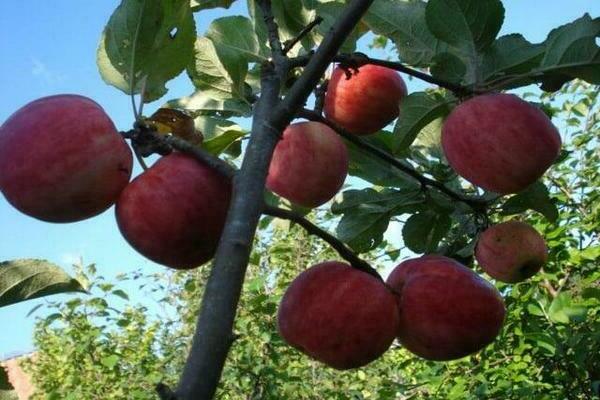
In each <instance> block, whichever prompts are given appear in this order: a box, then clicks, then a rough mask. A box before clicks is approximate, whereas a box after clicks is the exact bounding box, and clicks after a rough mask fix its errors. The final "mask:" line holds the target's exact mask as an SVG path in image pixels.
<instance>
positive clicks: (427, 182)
mask: <svg viewBox="0 0 600 400" xmlns="http://www.w3.org/2000/svg"><path fill="white" fill-rule="evenodd" d="M298 116H299V117H301V118H306V119H308V120H311V121H318V122H321V123H324V124H326V125H327V126H329V127H330V128H332V129H333V130H335V131H336V132H337V133H338V134H339V135H340V136H342V137H343V138H344V139H346V140H348V141H349V142H351V143H353V144H354V145H356V146H357V147H359V148H361V149H363V150H365V151H366V152H368V153H371V154H373V155H374V156H376V157H378V158H380V159H381V160H383V161H385V162H387V163H389V164H390V165H392V166H394V167H396V168H397V169H399V170H400V171H402V172H404V173H405V174H407V175H409V176H411V177H412V178H414V179H416V180H417V181H418V182H419V183H420V184H421V186H422V187H424V188H426V187H434V188H436V189H437V190H439V191H440V192H442V193H444V194H445V195H447V196H448V197H450V198H451V199H454V200H456V201H460V202H462V203H465V204H467V205H468V206H470V207H471V208H472V209H473V210H474V211H476V212H482V211H485V209H486V208H487V206H488V205H489V202H488V201H486V200H483V199H481V198H477V197H469V196H464V195H462V194H460V193H457V192H455V191H453V190H452V189H449V188H448V187H446V186H445V185H444V184H442V183H440V182H438V181H436V180H433V179H430V178H427V177H426V176H423V175H421V174H420V173H419V172H418V171H416V170H415V169H413V168H412V167H409V166H407V165H405V164H403V163H402V162H401V161H400V160H398V159H397V158H396V157H394V156H393V155H391V154H390V153H388V152H386V151H385V150H382V149H380V148H378V147H376V146H373V145H372V144H370V143H368V142H366V141H364V140H362V139H361V138H359V137H357V136H356V135H353V134H351V133H349V132H348V131H346V130H345V129H344V128H342V127H340V126H339V125H337V124H336V123H334V122H332V121H330V120H328V119H327V118H325V117H323V116H322V115H321V114H319V113H317V112H314V111H312V110H308V109H303V110H301V111H300V112H299V113H298Z"/></svg>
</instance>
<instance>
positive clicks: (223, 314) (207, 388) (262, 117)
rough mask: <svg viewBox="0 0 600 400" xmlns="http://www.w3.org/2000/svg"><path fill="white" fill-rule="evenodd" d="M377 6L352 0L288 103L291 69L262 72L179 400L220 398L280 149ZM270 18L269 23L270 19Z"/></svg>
mask: <svg viewBox="0 0 600 400" xmlns="http://www.w3.org/2000/svg"><path fill="white" fill-rule="evenodd" d="M372 2H373V0H352V1H351V2H350V3H349V5H348V6H346V7H345V9H344V11H343V12H342V14H341V15H340V17H339V19H338V20H337V22H336V23H335V25H334V26H333V27H332V29H331V30H330V32H329V33H328V35H327V36H326V37H325V39H324V40H323V42H322V44H321V46H320V47H319V49H318V50H317V52H316V53H315V55H314V57H313V58H312V59H311V61H310V62H309V64H308V65H307V67H306V69H305V70H304V72H303V74H302V75H301V76H300V78H299V79H298V80H297V81H296V82H295V83H294V85H293V86H292V87H291V88H290V90H289V92H288V95H287V97H286V98H285V99H284V100H281V101H280V100H279V90H280V86H281V77H285V76H286V75H287V70H285V71H282V70H281V68H284V69H287V65H282V64H279V63H274V64H264V65H263V66H262V71H261V96H260V98H259V100H258V101H257V103H256V105H255V108H254V115H253V122H252V133H251V136H250V141H249V143H248V147H247V149H246V153H245V155H244V160H243V162H242V167H241V169H240V171H239V172H238V173H237V174H236V176H235V178H234V180H233V194H232V198H231V203H230V206H229V212H228V215H227V220H226V222H225V228H224V230H223V234H222V236H221V240H220V243H219V246H218V248H217V252H216V255H215V259H214V261H213V265H212V269H211V273H210V276H209V278H208V281H207V284H206V288H205V290H204V295H203V299H202V305H201V309H200V315H199V317H198V322H197V324H196V333H195V334H194V338H193V341H192V347H191V350H190V353H189V354H188V358H187V361H186V364H185V367H184V371H183V374H182V376H181V380H180V382H179V387H178V390H177V396H178V399H179V400H209V399H211V398H213V396H214V394H215V391H216V389H217V385H218V382H219V379H220V376H221V371H222V370H223V366H224V363H225V359H226V358H227V354H228V352H229V348H230V346H231V343H232V342H231V340H230V338H231V332H232V328H233V322H234V318H235V314H236V309H237V304H238V301H239V297H240V293H241V289H242V285H243V281H244V275H245V273H246V267H247V264H248V260H249V257H250V251H251V249H252V242H253V239H254V234H255V232H256V227H257V225H258V221H259V218H260V215H261V213H262V210H263V201H264V187H265V181H266V177H267V171H268V167H269V164H270V162H271V158H272V156H273V150H274V148H275V145H276V144H277V141H278V140H279V137H280V136H281V132H282V131H283V129H284V128H285V127H286V126H287V125H288V124H289V123H290V121H291V120H292V118H293V117H294V116H295V114H296V113H297V112H298V109H299V108H301V107H302V106H303V104H304V103H305V102H306V99H307V98H308V96H309V95H310V93H311V91H312V89H313V88H314V87H315V86H316V84H317V83H318V81H319V79H320V77H321V76H322V75H323V73H324V72H325V69H326V68H327V66H328V65H329V63H330V62H331V59H332V58H333V57H334V55H335V54H336V53H337V52H338V50H339V48H340V47H341V45H342V43H343V41H344V40H345V38H346V37H347V36H348V35H349V34H350V32H351V31H352V29H353V28H354V26H355V25H356V24H357V23H358V21H359V20H360V18H361V17H362V15H363V14H364V13H365V12H366V11H367V9H368V8H369V6H370V5H371V4H372ZM261 6H262V7H269V6H270V1H269V0H263V1H262V4H261ZM265 18H269V14H268V13H267V14H266V15H265ZM266 22H268V21H266ZM272 29H273V26H272V25H271V27H270V30H272ZM275 47H277V44H276V43H275ZM272 50H273V51H274V53H276V52H277V51H278V49H277V48H275V49H272ZM274 56H275V54H274ZM285 64H287V63H285ZM278 68H279V70H277V69H278Z"/></svg>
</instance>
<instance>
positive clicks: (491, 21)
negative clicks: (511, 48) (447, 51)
mask: <svg viewBox="0 0 600 400" xmlns="http://www.w3.org/2000/svg"><path fill="white" fill-rule="evenodd" d="M425 18H426V20H427V26H428V27H429V30H430V31H431V32H432V33H433V35H434V36H435V37H437V38H438V39H439V40H442V41H444V42H446V43H448V44H450V45H451V46H452V47H455V48H457V49H461V50H463V51H466V52H467V53H472V52H474V51H482V50H484V49H486V48H487V47H488V46H489V45H491V44H492V42H493V41H494V39H495V38H496V35H498V32H500V28H501V27H502V23H503V22H504V7H503V6H502V3H501V2H500V1H499V0H430V1H428V2H427V7H426V14H425Z"/></svg>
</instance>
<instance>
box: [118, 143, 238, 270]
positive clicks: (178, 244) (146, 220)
mask: <svg viewBox="0 0 600 400" xmlns="http://www.w3.org/2000/svg"><path fill="white" fill-rule="evenodd" d="M230 196H231V185H230V182H229V181H228V180H227V179H225V178H223V176H221V175H219V173H217V172H216V171H214V170H212V169H211V168H209V167H208V166H206V165H204V164H202V163H200V162H199V161H197V160H196V159H194V158H192V157H191V156H188V155H185V154H182V153H172V154H170V155H168V156H166V157H163V158H161V159H160V160H158V161H157V162H156V163H155V164H154V165H152V167H150V168H149V169H148V170H147V171H145V172H143V173H142V174H141V175H139V176H138V177H136V178H135V179H134V180H133V181H132V182H131V183H130V184H129V185H128V186H127V187H126V188H125V190H123V193H121V196H120V197H119V200H118V201H117V205H116V217H117V223H118V225H119V229H120V231H121V233H122V234H123V236H124V237H125V239H126V240H127V241H128V242H129V244H131V246H132V247H133V248H134V249H136V250H137V251H138V252H140V254H142V255H143V256H145V257H147V258H149V259H151V260H153V261H156V262H157V263H160V264H163V265H166V266H168V267H172V268H177V269H189V268H194V267H197V266H199V265H201V264H203V263H205V262H206V261H208V260H210V259H211V258H212V257H213V255H214V253H215V251H216V248H217V245H218V243H219V238H220V237H221V233H222V231H223V227H224V225H225V218H226V216H227V209H228V207H229V199H230Z"/></svg>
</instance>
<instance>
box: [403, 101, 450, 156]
mask: <svg viewBox="0 0 600 400" xmlns="http://www.w3.org/2000/svg"><path fill="white" fill-rule="evenodd" d="M452 101H453V99H451V98H445V97H443V96H441V95H439V94H436V93H426V92H415V93H411V94H410V95H408V96H406V97H405V98H404V99H403V100H402V103H401V104H400V115H401V117H400V118H398V123H397V124H396V127H395V128H394V141H393V145H392V146H393V150H394V154H398V153H401V152H404V151H405V150H406V149H408V147H409V146H410V145H411V144H412V143H413V142H414V140H415V138H416V137H417V135H418V133H419V132H420V131H421V130H422V129H423V128H424V127H425V126H427V124H429V123H430V122H432V121H433V120H435V119H437V118H439V117H443V116H445V115H447V114H448V113H450V108H449V103H450V102H452Z"/></svg>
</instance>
